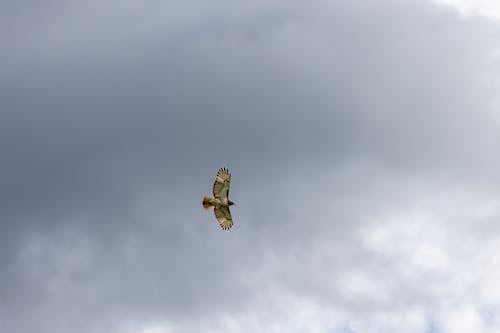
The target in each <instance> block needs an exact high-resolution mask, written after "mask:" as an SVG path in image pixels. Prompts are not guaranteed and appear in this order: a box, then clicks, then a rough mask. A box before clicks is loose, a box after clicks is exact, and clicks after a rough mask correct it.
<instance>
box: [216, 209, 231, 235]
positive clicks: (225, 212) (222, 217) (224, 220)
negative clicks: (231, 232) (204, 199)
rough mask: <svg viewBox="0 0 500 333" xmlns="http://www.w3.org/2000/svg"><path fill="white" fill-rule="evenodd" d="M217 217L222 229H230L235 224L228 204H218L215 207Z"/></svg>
mask: <svg viewBox="0 0 500 333" xmlns="http://www.w3.org/2000/svg"><path fill="white" fill-rule="evenodd" d="M214 213H215V218H216V219H217V221H219V225H220V227H221V228H222V230H228V229H230V228H231V227H232V226H233V218H232V217H231V212H230V211H229V207H227V206H216V207H215V209H214Z"/></svg>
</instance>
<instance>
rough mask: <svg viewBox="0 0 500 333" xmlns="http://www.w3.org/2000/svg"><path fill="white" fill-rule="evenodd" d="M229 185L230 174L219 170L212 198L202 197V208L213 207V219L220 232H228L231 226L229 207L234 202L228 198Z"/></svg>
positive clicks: (227, 171)
mask: <svg viewBox="0 0 500 333" xmlns="http://www.w3.org/2000/svg"><path fill="white" fill-rule="evenodd" d="M230 183H231V174H230V173H229V170H228V169H226V168H221V169H219V171H218V172H217V176H216V177H215V182H214V187H213V189H212V191H213V193H214V197H213V198H210V197H203V208H205V209H210V208H211V207H214V213H215V218H216V219H217V221H219V225H220V227H221V228H222V230H229V229H230V228H231V227H232V226H233V219H232V218H231V212H230V211H229V206H231V205H234V202H232V201H230V200H229V198H228V195H229V185H230Z"/></svg>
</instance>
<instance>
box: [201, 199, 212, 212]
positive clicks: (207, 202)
mask: <svg viewBox="0 0 500 333" xmlns="http://www.w3.org/2000/svg"><path fill="white" fill-rule="evenodd" d="M202 204H203V208H205V209H209V208H210V207H212V206H213V205H212V203H211V200H210V198H209V197H203V202H202Z"/></svg>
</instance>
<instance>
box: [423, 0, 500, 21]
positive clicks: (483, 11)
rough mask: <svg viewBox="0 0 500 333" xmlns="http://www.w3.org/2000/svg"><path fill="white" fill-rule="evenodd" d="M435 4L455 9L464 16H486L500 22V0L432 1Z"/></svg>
mask: <svg viewBox="0 0 500 333" xmlns="http://www.w3.org/2000/svg"><path fill="white" fill-rule="evenodd" d="M432 1H433V2H434V3H435V4H438V5H444V6H450V7H453V8H455V9H456V10H457V11H458V12H460V14H462V15H464V16H476V15H479V16H485V17H488V18H491V19H495V20H500V2H499V1H498V0H432Z"/></svg>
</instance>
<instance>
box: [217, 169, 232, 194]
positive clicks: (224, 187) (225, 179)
mask: <svg viewBox="0 0 500 333" xmlns="http://www.w3.org/2000/svg"><path fill="white" fill-rule="evenodd" d="M230 183H231V174H230V173H229V170H228V169H226V168H222V169H219V171H218V172H217V176H216V177H215V182H214V187H213V193H214V197H215V198H216V199H223V200H228V199H227V197H228V196H229V185H230Z"/></svg>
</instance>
